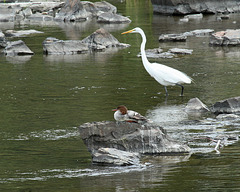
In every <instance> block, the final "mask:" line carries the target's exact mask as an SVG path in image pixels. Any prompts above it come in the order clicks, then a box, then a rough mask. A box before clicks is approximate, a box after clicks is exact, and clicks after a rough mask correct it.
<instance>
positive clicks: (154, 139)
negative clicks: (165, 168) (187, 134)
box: [79, 121, 190, 154]
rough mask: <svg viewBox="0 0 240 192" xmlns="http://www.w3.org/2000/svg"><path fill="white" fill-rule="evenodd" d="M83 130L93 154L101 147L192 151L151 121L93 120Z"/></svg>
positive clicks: (139, 151) (176, 152) (169, 152)
mask: <svg viewBox="0 0 240 192" xmlns="http://www.w3.org/2000/svg"><path fill="white" fill-rule="evenodd" d="M79 131H80V136H81V138H82V140H83V142H84V144H85V145H86V146H87V148H88V150H89V151H90V152H91V153H92V154H93V153H95V152H96V151H97V150H98V149H100V148H115V149H118V150H122V151H128V152H136V153H140V154H179V153H189V152H190V148H189V147H188V146H187V145H185V144H181V143H178V142H176V141H173V140H172V139H170V138H169V137H168V136H167V134H166V132H165V131H164V130H163V128H161V127H159V126H154V125H150V124H143V125H141V124H137V123H128V122H122V123H116V122H111V121H103V122H92V123H85V124H83V125H81V126H80V127H79Z"/></svg>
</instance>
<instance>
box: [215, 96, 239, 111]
mask: <svg viewBox="0 0 240 192" xmlns="http://www.w3.org/2000/svg"><path fill="white" fill-rule="evenodd" d="M211 111H212V112H213V113H215V114H221V113H239V112H240V97H232V98H229V99H225V100H222V101H218V102H216V103H215V104H214V105H213V106H212V107H211Z"/></svg>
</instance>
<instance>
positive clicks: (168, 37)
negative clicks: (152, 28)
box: [158, 29, 214, 41]
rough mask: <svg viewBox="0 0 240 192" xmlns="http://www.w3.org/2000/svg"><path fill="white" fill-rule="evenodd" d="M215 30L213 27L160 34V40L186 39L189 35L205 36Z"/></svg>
mask: <svg viewBox="0 0 240 192" xmlns="http://www.w3.org/2000/svg"><path fill="white" fill-rule="evenodd" d="M212 32H214V30H213V29H196V30H193V31H189V32H184V33H179V34H162V35H160V36H159V39H158V40H159V41H186V40H187V37H189V36H205V35H209V34H211V33H212Z"/></svg>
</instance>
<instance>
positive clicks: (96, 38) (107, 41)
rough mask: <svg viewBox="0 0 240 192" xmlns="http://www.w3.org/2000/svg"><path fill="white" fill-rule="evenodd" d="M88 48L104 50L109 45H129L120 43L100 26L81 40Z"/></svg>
mask: <svg viewBox="0 0 240 192" xmlns="http://www.w3.org/2000/svg"><path fill="white" fill-rule="evenodd" d="M82 42H83V43H85V44H87V46H88V47H89V48H90V49H93V50H100V51H102V50H104V49H106V48H110V47H129V46H130V45H128V44H124V43H120V42H119V41H118V40H117V39H116V38H115V37H114V36H113V35H111V34H110V33H109V32H107V31H106V30H105V29H103V28H100V29H98V30H96V31H95V32H94V33H92V34H91V35H90V36H88V37H86V38H85V39H83V40H82Z"/></svg>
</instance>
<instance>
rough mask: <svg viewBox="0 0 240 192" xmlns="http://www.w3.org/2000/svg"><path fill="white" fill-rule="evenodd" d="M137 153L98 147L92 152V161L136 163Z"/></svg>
mask: <svg viewBox="0 0 240 192" xmlns="http://www.w3.org/2000/svg"><path fill="white" fill-rule="evenodd" d="M139 157H140V156H139V154H137V153H130V152H127V151H122V150H118V149H114V148H99V149H98V150H97V151H96V152H94V153H93V154H92V162H93V163H97V164H108V165H109V164H110V165H119V166H126V165H138V164H139V162H140V160H139Z"/></svg>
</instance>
